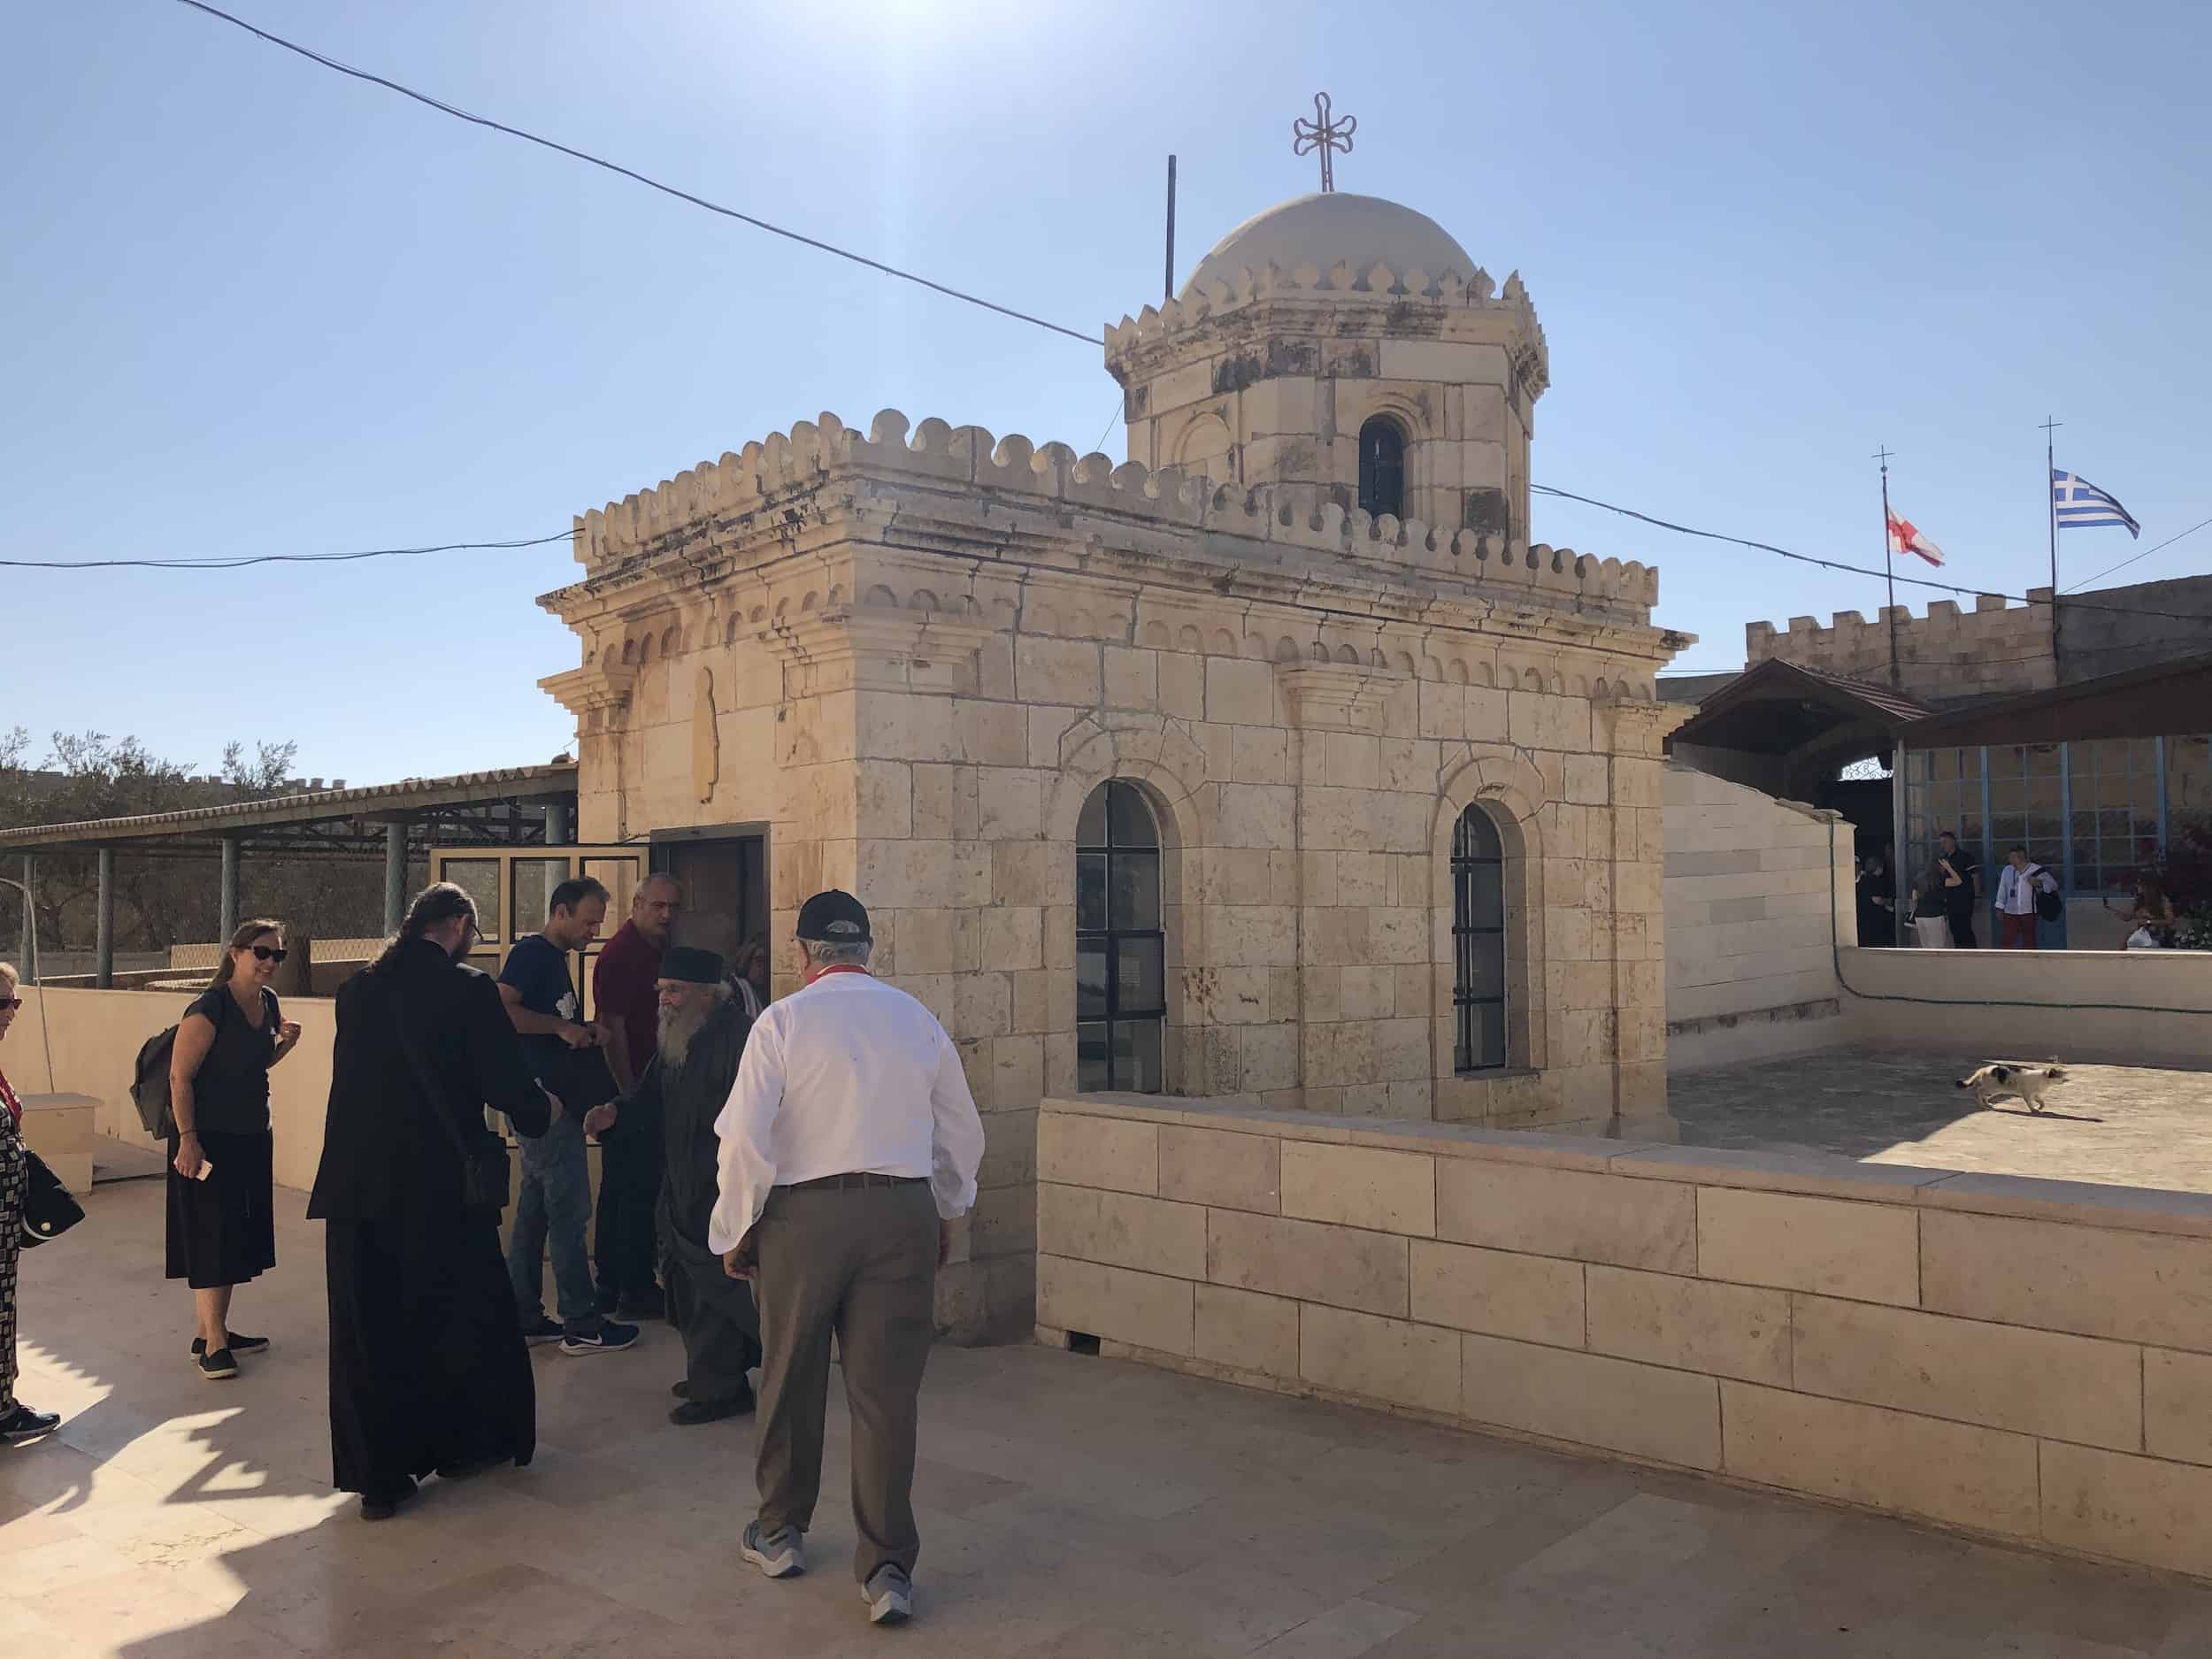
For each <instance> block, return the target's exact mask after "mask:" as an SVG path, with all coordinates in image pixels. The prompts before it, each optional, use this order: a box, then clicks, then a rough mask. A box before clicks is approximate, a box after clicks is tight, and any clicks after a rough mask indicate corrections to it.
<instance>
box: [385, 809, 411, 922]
mask: <svg viewBox="0 0 2212 1659" xmlns="http://www.w3.org/2000/svg"><path fill="white" fill-rule="evenodd" d="M406 919H407V826H406V825H405V824H403V823H401V822H398V821H396V820H395V821H394V822H392V823H389V824H387V825H386V826H384V931H385V933H387V934H391V933H398V932H399V925H400V923H402V922H403V921H404V920H406Z"/></svg>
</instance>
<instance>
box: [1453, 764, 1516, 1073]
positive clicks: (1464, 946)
mask: <svg viewBox="0 0 2212 1659" xmlns="http://www.w3.org/2000/svg"><path fill="white" fill-rule="evenodd" d="M1452 962H1453V972H1452V1018H1453V1024H1454V1028H1455V1041H1454V1044H1453V1052H1452V1066H1453V1070H1455V1071H1462V1072H1465V1071H1495V1070H1496V1069H1497V1068H1499V1067H1500V1066H1502V1065H1504V1064H1506V1023H1505V1016H1506V979H1505V972H1506V936H1505V849H1504V847H1503V845H1502V843H1501V842H1500V841H1499V839H1498V826H1497V825H1496V824H1495V823H1494V822H1493V821H1492V819H1491V818H1490V815H1489V813H1488V812H1486V810H1483V808H1482V807H1481V806H1479V805H1471V806H1470V807H1468V809H1467V810H1465V811H1464V812H1463V813H1461V814H1460V815H1459V823H1458V825H1457V826H1456V827H1455V829H1454V830H1453V831H1452Z"/></svg>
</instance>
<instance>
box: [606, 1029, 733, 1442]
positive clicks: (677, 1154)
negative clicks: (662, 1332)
mask: <svg viewBox="0 0 2212 1659" xmlns="http://www.w3.org/2000/svg"><path fill="white" fill-rule="evenodd" d="M752 1029H753V1022H752V1021H751V1020H750V1019H749V1018H747V1017H746V1014H745V1010H743V1009H742V1008H741V1007H740V1006H739V1005H738V1004H737V1002H735V1001H734V1000H732V1001H730V1002H724V1003H722V1004H721V1005H720V1006H719V1007H718V1008H716V1009H715V1010H714V1011H713V1012H712V1013H711V1014H710V1015H708V1016H707V1020H706V1024H705V1025H702V1026H701V1027H700V1028H699V1031H698V1034H697V1035H695V1037H693V1038H692V1040H691V1043H690V1046H689V1047H688V1048H687V1049H686V1050H685V1052H684V1058H683V1063H682V1064H680V1065H679V1064H671V1063H670V1061H669V1058H668V1054H667V1051H666V1050H665V1049H663V1050H662V1051H661V1052H660V1053H658V1054H657V1055H656V1056H654V1057H653V1062H652V1064H650V1065H649V1066H647V1067H646V1068H645V1075H644V1076H643V1077H641V1078H640V1079H638V1081H637V1087H635V1088H634V1089H632V1090H631V1091H630V1092H629V1093H628V1094H626V1095H624V1096H623V1098H622V1107H621V1111H620V1114H619V1115H618V1117H617V1118H616V1120H615V1126H614V1128H613V1130H612V1131H611V1132H610V1133H609V1135H607V1136H603V1137H602V1139H603V1141H607V1142H608V1144H610V1145H612V1144H614V1143H615V1141H618V1139H619V1138H620V1137H621V1136H624V1135H633V1136H642V1135H651V1136H655V1137H657V1138H658V1139H659V1141H660V1143H661V1145H662V1147H663V1148H664V1150H665V1155H666V1164H667V1168H666V1172H665V1174H664V1178H663V1179H662V1182H661V1190H660V1217H659V1231H660V1246H661V1266H662V1273H661V1277H662V1281H663V1284H664V1287H665V1288H666V1290H667V1293H668V1318H669V1323H670V1324H671V1325H673V1326H674V1327H675V1328H676V1330H677V1332H678V1333H679V1334H680V1335H681V1336H682V1338H683V1340H684V1363H685V1381H686V1382H687V1383H688V1384H689V1385H690V1388H691V1395H690V1397H691V1398H692V1399H693V1400H695V1401H698V1402H712V1401H721V1400H727V1399H730V1398H731V1397H733V1395H735V1394H738V1393H739V1392H741V1390H742V1389H743V1388H745V1387H746V1386H747V1383H746V1379H745V1373H746V1372H747V1371H749V1370H751V1369H752V1368H753V1367H754V1366H756V1365H757V1364H759V1363H760V1316H759V1315H758V1313H757V1311H756V1310H755V1309H754V1306H753V1293H752V1289H751V1287H750V1286H748V1285H747V1284H746V1283H745V1282H744V1280H742V1279H732V1278H730V1276H729V1275H728V1274H726V1273H725V1272H724V1271H722V1258H721V1257H720V1256H718V1255H716V1254H715V1253H714V1252H713V1251H712V1250H710V1249H709V1248H707V1220H708V1217H710V1216H711V1215H712V1214H713V1212H714V1202H715V1198H716V1196H717V1194H718V1190H719V1183H720V1162H721V1151H722V1143H721V1141H720V1140H719V1139H718V1137H717V1136H716V1134H715V1133H714V1120H715V1119H716V1118H718V1117H720V1116H721V1114H722V1109H723V1107H724V1106H726V1105H727V1104H728V1103H729V1098H730V1087H731V1085H732V1084H733V1083H734V1082H736V1080H737V1064H738V1061H739V1059H740V1058H741V1056H743V1054H744V1052H745V1040H746V1038H747V1037H749V1036H750V1035H751V1034H752Z"/></svg>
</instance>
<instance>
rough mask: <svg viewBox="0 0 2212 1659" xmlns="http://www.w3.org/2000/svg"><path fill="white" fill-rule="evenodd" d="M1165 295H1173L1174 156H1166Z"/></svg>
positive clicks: (1168, 296) (1170, 296)
mask: <svg viewBox="0 0 2212 1659" xmlns="http://www.w3.org/2000/svg"><path fill="white" fill-rule="evenodd" d="M1165 296H1166V297H1167V298H1168V299H1173V298H1174V297H1175V157H1172V156H1170V157H1168V158H1167V281H1166V284H1165Z"/></svg>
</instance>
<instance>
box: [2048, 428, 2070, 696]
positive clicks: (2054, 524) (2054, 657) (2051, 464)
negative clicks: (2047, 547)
mask: <svg viewBox="0 0 2212 1659" xmlns="http://www.w3.org/2000/svg"><path fill="white" fill-rule="evenodd" d="M2065 424H2066V423H2065V422H2064V421H2062V420H2055V419H2052V418H2051V417H2050V416H2048V415H2046V416H2044V417H2043V511H2044V513H2045V515H2046V517H2047V518H2048V519H2049V521H2050V526H2051V683H2052V684H2053V685H2056V684H2058V490H2057V488H2056V487H2055V485H2054V484H2053V482H2052V480H2053V479H2055V477H2056V476H2057V475H2058V459H2057V453H2056V451H2055V450H2054V449H2052V447H2051V433H2052V430H2053V428H2055V427H2058V426H2064V425H2065Z"/></svg>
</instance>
